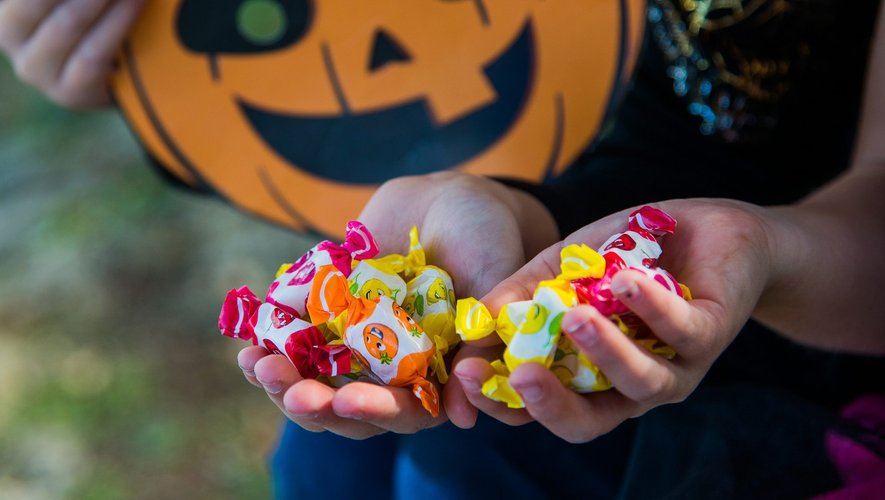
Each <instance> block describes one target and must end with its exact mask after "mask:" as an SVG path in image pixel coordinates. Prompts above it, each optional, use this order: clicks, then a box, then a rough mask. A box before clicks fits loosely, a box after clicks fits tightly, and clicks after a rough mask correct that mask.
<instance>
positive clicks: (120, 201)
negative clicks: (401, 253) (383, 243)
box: [0, 61, 314, 499]
mask: <svg viewBox="0 0 885 500" xmlns="http://www.w3.org/2000/svg"><path fill="white" fill-rule="evenodd" d="M313 243H314V242H313V241H312V240H310V239H309V238H306V237H302V236H299V235H295V234H291V233H288V232H286V231H283V230H281V229H278V228H276V227H273V226H270V225H267V224H264V223H262V222H259V221H257V220H256V219H253V218H251V217H249V216H246V215H243V214H241V213H239V212H237V211H236V210H234V209H233V208H231V207H229V206H227V205H225V204H223V203H221V202H219V201H217V200H214V199H211V198H208V197H203V196H199V195H194V194H190V193H187V192H185V191H182V190H179V189H175V188H171V187H169V186H168V185H167V184H166V183H164V181H162V180H161V179H160V177H159V176H158V175H156V173H155V172H153V171H152V170H151V167H150V166H149V165H148V163H147V161H146V160H145V159H144V156H143V153H142V152H141V150H140V149H139V147H138V146H137V144H136V142H135V140H134V139H133V137H132V136H131V134H130V133H129V131H128V129H127V128H126V126H125V124H124V123H123V121H122V120H121V118H120V116H119V115H118V114H117V113H116V112H115V111H113V110H109V111H101V112H93V113H72V112H68V111H65V110H62V109H59V108H57V107H56V106H54V105H52V104H50V103H48V102H47V101H45V100H44V99H43V98H42V97H41V96H40V95H39V94H38V93H36V92H34V91H32V90H30V89H27V88H26V87H25V86H23V85H21V84H20V83H18V82H17V81H16V79H15V78H14V77H13V75H12V72H11V70H10V68H9V67H8V65H7V64H6V63H5V62H4V61H0V464H2V466H0V492H3V493H2V496H3V497H4V498H35V499H39V498H91V499H93V498H94V499H100V498H114V499H116V498H261V497H267V496H268V495H269V482H268V476H267V470H266V465H265V464H266V459H267V455H268V453H269V452H270V451H271V449H272V446H273V442H274V439H275V434H276V430H277V428H278V425H279V423H280V422H281V416H280V414H279V412H278V411H277V409H276V407H274V406H273V405H272V404H271V403H270V402H269V401H268V400H267V398H266V397H265V395H264V393H263V392H262V391H259V390H257V389H255V388H254V387H252V386H251V385H249V384H248V383H246V382H245V380H244V379H243V377H242V374H241V373H240V370H239V369H238V368H237V365H236V359H235V357H236V352H237V350H238V349H239V348H240V347H241V344H240V343H238V342H235V341H232V340H229V339H226V338H223V337H221V336H220V335H218V332H217V330H216V327H215V323H216V318H217V313H218V309H219V307H220V305H221V300H222V298H223V297H224V294H225V293H226V291H227V290H228V289H230V288H232V287H235V286H239V285H240V284H248V285H250V286H251V287H253V289H256V290H259V289H261V288H262V285H266V284H267V283H268V282H269V281H270V280H271V279H272V274H273V272H274V271H275V270H276V268H277V266H278V264H279V263H281V262H284V261H291V259H293V258H294V257H297V256H298V255H300V254H301V253H302V252H303V251H304V250H306V248H307V247H309V246H310V245H312V244H313Z"/></svg>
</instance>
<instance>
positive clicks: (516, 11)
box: [113, 0, 643, 234]
mask: <svg viewBox="0 0 885 500" xmlns="http://www.w3.org/2000/svg"><path fill="white" fill-rule="evenodd" d="M642 4H643V2H641V1H640V0H624V1H621V2H618V1H612V0H592V1H591V0H557V1H555V2H551V1H541V0H409V1H408V2H405V1H402V0H364V1H360V2H352V1H345V0H324V1H322V2H319V1H316V0H313V1H310V0H159V1H154V2H149V4H148V6H147V8H146V10H145V13H144V14H143V16H142V19H141V20H140V21H139V24H138V25H137V26H136V28H135V30H134V31H133V33H132V34H131V36H130V38H129V40H128V41H127V43H126V45H125V48H124V54H123V59H122V62H121V66H120V71H119V72H118V73H117V75H115V78H114V82H113V83H114V88H115V92H116V95H117V100H118V102H119V104H120V105H121V107H122V108H123V110H124V112H125V114H126V116H127V118H128V120H129V121H130V123H131V125H132V126H133V128H134V130H135V131H136V132H137V134H138V136H139V137H140V139H141V140H142V143H143V144H144V145H145V147H146V149H147V150H148V151H149V152H150V153H151V155H152V156H153V157H154V158H156V159H157V160H158V161H159V162H160V163H161V164H162V165H163V166H164V167H165V168H166V169H167V170H169V171H170V172H172V173H173V174H174V175H176V176H177V177H178V178H180V179H182V180H183V181H185V182H186V183H188V184H190V185H192V186H196V187H205V188H208V189H211V190H213V191H215V192H217V193H218V194H220V195H221V196H223V197H224V198H226V199H228V200H230V201H231V202H232V203H234V204H236V205H237V206H239V207H241V208H243V209H245V210H247V211H249V212H252V213H254V214H257V215H259V216H262V217H265V218H267V219H270V220H272V221H275V222H277V223H280V224H283V225H286V226H289V227H292V228H295V229H300V230H304V229H313V230H317V231H319V232H323V233H327V234H337V233H338V232H340V228H341V227H344V224H345V222H346V221H347V220H348V219H349V218H353V217H355V216H356V215H357V214H358V213H359V210H360V209H361V208H362V206H363V205H364V204H365V202H366V201H367V199H368V198H369V196H371V194H372V193H373V191H374V189H375V188H376V187H377V185H378V184H380V183H382V182H384V181H385V180H388V179H391V178H394V177H398V176H402V175H414V174H425V173H430V172H435V171H440V170H446V169H460V170H463V171H466V172H470V173H474V174H479V175H498V176H509V177H516V178H522V179H526V180H534V181H541V180H543V179H545V178H550V177H553V176H555V175H557V174H559V173H560V172H561V171H562V170H564V169H565V167H567V166H568V165H569V164H570V163H571V162H572V161H573V160H574V159H575V157H576V156H577V155H578V154H579V153H580V152H581V151H582V150H583V149H585V148H586V146H587V145H588V144H589V143H590V141H591V140H592V139H593V138H594V137H595V135H596V133H597V131H598V129H599V126H600V124H601V122H602V119H603V116H604V114H605V111H606V108H607V106H608V103H609V102H610V100H611V95H612V93H613V92H614V91H615V90H616V89H617V88H618V86H619V85H618V84H619V83H622V82H623V80H624V79H626V78H627V75H629V72H630V67H631V65H632V61H633V60H634V59H635V52H636V50H637V49H638V39H639V36H640V31H641V19H642V15H643V10H642Z"/></svg>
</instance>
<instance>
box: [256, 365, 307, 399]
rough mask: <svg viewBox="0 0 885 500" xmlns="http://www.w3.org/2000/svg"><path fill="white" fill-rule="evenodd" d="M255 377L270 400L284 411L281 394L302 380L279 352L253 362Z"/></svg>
mask: <svg viewBox="0 0 885 500" xmlns="http://www.w3.org/2000/svg"><path fill="white" fill-rule="evenodd" d="M255 378H256V379H257V380H258V382H259V383H260V384H261V386H262V387H263V388H264V391H265V392H266V393H267V396H268V397H269V398H270V399H271V401H273V402H274V403H275V404H276V405H277V406H278V407H279V408H280V409H281V410H283V411H285V408H284V405H283V395H284V394H285V393H286V390H287V389H289V387H291V386H293V385H295V384H296V383H298V382H300V381H301V380H303V378H302V377H301V375H299V374H298V370H297V369H295V367H294V366H292V363H291V362H290V361H289V359H288V358H286V357H285V356H283V355H280V354H274V355H270V356H265V357H263V358H261V359H260V360H258V361H257V362H256V363H255Z"/></svg>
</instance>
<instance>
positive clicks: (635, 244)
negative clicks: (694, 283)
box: [456, 207, 691, 408]
mask: <svg viewBox="0 0 885 500" xmlns="http://www.w3.org/2000/svg"><path fill="white" fill-rule="evenodd" d="M675 227H676V221H675V220H674V219H673V218H672V217H670V216H669V215H668V214H666V213H665V212H663V211H661V210H658V209H655V208H652V207H642V208H640V209H638V210H636V211H634V212H633V213H632V214H630V216H629V219H628V230H627V231H626V232H624V233H620V234H616V235H614V236H612V237H611V238H610V239H609V240H608V241H606V243H605V244H603V245H602V247H601V248H600V251H599V252H594V251H593V250H592V249H590V248H588V247H586V246H583V245H581V246H577V245H570V246H568V247H566V248H564V249H563V250H562V252H561V267H560V269H561V273H560V275H559V276H558V277H557V278H556V279H555V280H551V281H546V282H541V283H540V284H539V285H538V289H537V290H536V291H535V294H534V297H533V298H532V300H531V301H530V302H529V303H528V306H526V302H517V303H513V304H509V305H507V306H505V307H504V308H503V309H502V310H501V312H500V313H499V317H498V318H497V319H495V318H493V317H492V316H491V314H490V313H489V311H488V310H487V309H486V308H485V306H484V305H482V304H481V303H479V302H478V301H476V300H475V299H463V300H461V301H459V302H458V307H457V315H456V326H457V330H458V334H459V335H461V336H462V338H463V339H465V340H476V339H479V338H482V337H484V336H486V335H489V334H491V333H492V332H493V331H496V330H497V332H498V335H499V336H500V337H501V338H502V340H503V341H504V342H505V343H506V344H507V350H506V351H505V353H504V359H503V360H498V361H495V362H493V363H492V367H493V369H494V370H495V375H494V376H492V377H491V378H490V379H489V380H487V381H485V383H484V384H483V387H482V391H483V394H485V395H486V396H487V397H489V398H491V399H494V400H496V401H502V402H505V403H507V405H508V406H510V407H511V408H521V407H524V406H525V405H524V403H523V401H522V399H521V398H520V397H519V394H518V393H517V392H516V391H514V390H513V388H512V387H511V386H510V385H509V382H508V379H509V376H510V373H511V371H512V370H514V369H515V368H516V367H517V366H519V365H521V364H523V363H527V362H538V363H541V364H544V365H545V366H547V367H548V368H550V369H551V371H553V373H554V374H556V376H557V378H558V379H559V380H560V381H561V382H562V384H563V385H565V386H566V387H569V388H570V389H572V390H574V391H576V392H593V391H600V390H606V389H609V388H611V382H610V381H609V380H608V378H607V377H606V376H605V374H603V373H602V372H600V371H599V368H598V367H597V366H595V365H594V364H593V363H591V362H590V360H589V359H588V358H587V357H586V356H585V355H584V354H583V353H582V352H580V350H578V349H577V348H576V347H575V346H574V345H573V344H572V342H571V340H570V339H569V338H568V337H566V336H562V335H561V334H560V333H561V332H560V326H559V325H560V323H561V320H562V316H564V314H565V312H566V311H567V310H568V309H570V308H571V307H574V306H575V305H577V304H579V303H580V304H590V305H593V306H594V307H596V308H597V309H598V310H599V311H600V313H602V314H603V315H605V316H608V317H609V318H611V319H612V321H614V322H615V323H616V324H617V325H618V327H619V328H620V329H621V331H622V332H624V333H625V334H626V335H628V336H629V337H631V338H633V339H634V341H635V342H636V343H637V344H639V345H641V346H642V347H644V348H646V349H648V350H649V351H650V352H653V353H655V354H659V355H661V356H664V357H667V358H672V357H673V356H674V355H675V352H674V351H673V349H672V348H670V347H669V346H666V345H664V344H662V343H661V342H660V341H659V340H658V339H657V338H655V337H654V336H653V335H652V334H651V332H650V331H649V330H648V328H647V327H645V325H644V324H643V323H642V321H641V319H640V318H639V317H638V316H636V315H635V314H633V313H632V312H630V311H629V309H627V307H626V306H624V304H623V303H621V302H620V301H619V300H618V299H617V298H616V297H615V296H614V294H613V293H612V292H611V280H612V278H613V277H614V276H615V275H616V274H617V273H618V272H620V271H622V270H625V269H637V270H640V271H642V272H644V273H645V274H647V275H648V276H650V277H651V278H652V279H654V280H655V281H657V282H658V283H660V284H661V285H663V286H665V287H666V288H667V289H668V290H670V291H671V292H673V293H675V294H677V295H678V296H680V297H682V298H685V299H686V300H690V299H691V294H690V292H689V290H688V288H687V287H685V286H684V285H681V284H679V283H677V282H676V280H675V279H674V278H673V276H672V275H670V274H669V273H668V272H667V271H665V270H663V269H660V268H658V267H656V265H657V259H658V258H659V257H660V255H661V247H660V243H659V242H658V240H657V238H658V237H661V236H663V235H664V234H672V233H673V232H674V230H675ZM514 325H518V326H516V328H515V329H514Z"/></svg>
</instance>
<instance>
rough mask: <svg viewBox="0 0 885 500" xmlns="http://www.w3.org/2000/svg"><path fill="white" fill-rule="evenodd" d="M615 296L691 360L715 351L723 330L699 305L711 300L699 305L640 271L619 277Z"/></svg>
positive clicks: (618, 275) (619, 274) (624, 273)
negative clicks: (717, 334)
mask: <svg viewBox="0 0 885 500" xmlns="http://www.w3.org/2000/svg"><path fill="white" fill-rule="evenodd" d="M611 290H612V293H614V295H615V297H617V298H618V299H619V300H620V301H621V302H623V303H624V305H625V306H627V307H628V308H629V309H630V310H631V311H633V312H634V313H636V315H637V316H639V317H640V318H641V319H642V321H643V322H645V324H646V325H648V327H649V328H651V330H652V331H653V332H654V334H655V336H657V337H658V338H659V339H661V340H662V341H663V342H665V343H666V344H668V345H669V346H670V347H672V348H673V349H675V350H676V352H677V353H678V354H679V356H680V357H682V358H685V359H687V360H697V359H706V358H708V357H709V353H710V352H711V349H712V341H713V338H712V334H711V333H712V332H715V331H720V330H721V329H717V328H715V327H714V326H713V325H709V324H708V323H709V322H710V321H712V316H711V315H709V314H708V313H707V312H705V311H704V310H703V309H701V308H700V307H698V306H702V305H705V304H708V303H709V301H702V300H697V301H693V302H696V304H697V306H694V307H693V306H692V305H691V303H690V302H688V301H686V300H684V299H682V298H681V297H679V296H678V295H676V294H675V293H673V292H671V291H669V290H667V289H666V288H665V287H663V286H661V284H660V283H658V282H656V281H655V280H653V279H651V278H649V277H648V276H646V275H645V274H643V273H641V272H638V271H629V270H628V271H623V272H620V273H618V274H616V275H615V277H614V278H613V279H612V285H611Z"/></svg>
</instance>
